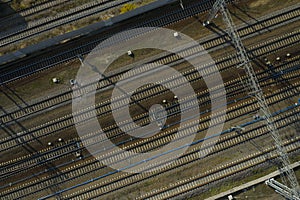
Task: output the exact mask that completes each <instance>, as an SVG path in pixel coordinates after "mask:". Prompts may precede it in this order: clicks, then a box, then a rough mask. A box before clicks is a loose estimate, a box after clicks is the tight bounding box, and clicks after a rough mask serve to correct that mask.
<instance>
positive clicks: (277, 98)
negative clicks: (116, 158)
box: [22, 91, 285, 188]
mask: <svg viewBox="0 0 300 200" xmlns="http://www.w3.org/2000/svg"><path fill="white" fill-rule="evenodd" d="M283 92H284V91H283ZM277 99H279V101H280V99H281V100H282V99H285V98H284V97H282V96H281V97H278V98H277ZM234 110H238V109H234ZM240 112H241V111H239V112H238V113H237V115H239V113H240ZM245 113H247V112H245ZM84 171H87V170H84ZM88 171H90V170H88ZM22 188H25V186H24V185H23V186H22Z"/></svg>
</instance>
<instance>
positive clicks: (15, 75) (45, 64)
mask: <svg viewBox="0 0 300 200" xmlns="http://www.w3.org/2000/svg"><path fill="white" fill-rule="evenodd" d="M299 5H300V4H297V5H296V6H295V10H293V8H291V7H289V8H287V9H284V10H281V11H278V12H277V13H275V14H274V15H275V16H273V19H265V18H262V20H263V23H265V24H266V26H269V24H273V25H274V26H275V27H278V26H280V24H284V23H286V21H288V19H290V20H296V19H297V18H298V17H299ZM208 8H210V7H209V5H205V6H202V7H201V5H197V6H192V7H190V8H187V9H185V10H184V11H179V12H178V11H176V12H175V11H174V12H173V13H169V14H168V15H167V16H163V17H162V18H156V19H154V20H151V21H148V22H145V23H142V24H135V25H134V26H133V27H131V28H136V27H144V26H152V27H155V26H165V25H169V24H171V23H175V22H178V21H180V20H183V19H185V18H188V17H189V16H193V15H195V14H198V13H200V12H202V11H205V10H207V9H208ZM195 9H196V10H195ZM197 9H198V10H197ZM292 10H293V11H292ZM276 15H279V16H281V17H278V16H277V17H276ZM271 16H272V15H271ZM271 18H272V17H271ZM171 19H173V20H171ZM260 23H262V22H256V23H254V25H253V28H255V29H256V31H263V30H264V26H263V25H262V24H260ZM275 24H276V25H275ZM128 28H129V27H128ZM269 28H270V27H269ZM245 29H247V28H245V27H244V31H245ZM248 29H249V27H248ZM241 30H243V28H241ZM252 31H253V30H252ZM245 32H247V31H245ZM113 34H114V33H109V34H103V35H102V36H101V38H97V39H96V40H93V41H91V42H88V43H87V42H85V43H80V42H78V43H77V45H78V46H77V47H76V48H71V49H72V50H69V49H68V50H66V51H64V52H61V53H59V54H58V55H56V56H51V57H50V58H49V57H47V58H46V59H39V60H38V61H34V60H32V62H31V63H30V64H28V65H24V64H22V65H23V66H20V67H19V68H18V69H16V70H11V69H10V70H11V71H9V72H7V71H2V73H3V75H1V76H0V81H1V83H2V84H3V83H8V82H11V81H13V80H17V79H20V78H22V77H26V76H29V75H31V74H33V73H35V72H38V71H41V70H44V69H47V68H49V67H52V66H54V65H57V64H60V63H63V62H67V61H70V60H73V59H76V58H77V57H76V56H77V55H78V54H82V55H84V54H87V53H88V52H89V51H90V50H92V49H93V48H94V47H95V46H96V45H97V44H98V43H100V42H101V41H103V40H104V39H106V38H108V37H110V36H111V35H113ZM128 37H129V36H128ZM248 37H249V34H248ZM210 42H211V41H210ZM224 42H226V40H224V38H223V43H224ZM204 46H205V45H204ZM2 70H4V69H3V67H2Z"/></svg>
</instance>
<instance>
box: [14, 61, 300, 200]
mask: <svg viewBox="0 0 300 200" xmlns="http://www.w3.org/2000/svg"><path fill="white" fill-rule="evenodd" d="M295 62H297V60H295ZM282 69H283V70H288V68H282ZM285 74H286V73H284V75H285ZM287 74H288V73H287ZM297 76H299V75H297ZM295 77H296V76H293V77H292V78H295ZM263 78H265V77H264V76H263ZM235 81H236V80H235ZM229 86H230V90H232V91H235V89H236V88H235V85H234V84H233V85H229ZM295 87H298V86H295ZM232 95H236V94H234V93H232ZM150 96H151V97H152V95H150ZM142 97H143V95H141V98H142ZM143 98H147V97H143ZM297 139H299V138H297ZM71 144H72V145H73V144H74V143H71V142H70V145H71ZM63 148H64V147H63ZM151 148H156V147H151ZM293 148H294V147H293ZM294 149H298V147H297V148H296V147H295V148H294ZM147 150H149V149H147ZM72 151H74V150H72V149H71V148H69V149H68V150H66V151H65V153H66V154H65V155H67V154H68V153H70V152H72ZM270 152H271V150H270ZM52 155H53V154H52ZM56 155H57V157H56V158H58V157H59V156H58V155H59V152H57V153H56ZM272 155H273V154H272ZM49 157H50V156H49ZM54 159H55V157H54ZM256 161H258V160H256ZM256 161H255V162H256ZM42 162H44V161H42ZM45 162H49V161H48V160H45ZM251 162H252V161H251ZM69 164H70V163H69ZM249 166H250V165H249ZM95 170H96V168H95ZM78 171H79V172H78V173H80V171H81V172H82V171H85V172H86V171H89V170H88V169H82V168H81V169H80V170H79V169H78ZM89 173H90V172H89ZM78 176H80V175H78ZM78 176H77V177H78ZM216 177H217V176H215V179H216V180H218V178H216ZM48 178H49V177H48ZM52 179H53V178H52ZM52 179H51V178H49V180H47V181H48V182H46V183H44V184H43V185H49V184H51V183H53V181H52ZM56 179H58V177H56ZM215 179H214V180H215ZM124 180H125V179H124ZM132 180H133V179H130V178H129V180H128V179H126V180H125V181H123V179H122V181H123V182H124V183H126V181H127V185H130V183H131V181H132ZM93 181H94V180H93ZM194 182H196V181H194ZM194 182H193V184H190V183H189V184H186V185H187V186H182V188H188V190H191V188H195V187H199V184H198V183H194ZM56 183H58V185H59V184H61V183H60V181H59V180H58V181H57V180H56V181H55V184H56ZM117 183H118V182H117ZM117 183H116V184H115V185H112V186H108V187H107V188H110V189H103V188H102V186H101V187H100V189H99V188H98V190H100V191H110V190H112V191H114V190H117V189H118V188H122V187H124V185H122V184H121V183H119V184H117ZM202 183H203V182H202ZM30 184H33V182H30ZM34 184H35V188H39V187H40V186H37V184H39V182H35V183H34ZM132 184H134V183H132ZM41 185H42V184H41ZM190 185H193V187H191V186H190ZM94 187H96V188H97V187H98V186H96V185H95V186H91V187H89V189H91V190H92V189H94ZM105 187H106V186H105ZM114 188H117V189H114ZM20 189H21V188H20ZM24 190H26V187H25V189H24ZM24 190H20V191H23V192H20V193H14V192H12V193H11V196H9V197H13V195H20V194H22V195H24V194H25V195H26V196H27V195H30V194H28V193H26V192H25V191H24ZM33 190H34V189H33ZM40 190H42V189H40ZM98 190H96V191H95V190H93V191H84V192H83V191H80V192H81V193H80V192H79V193H70V194H69V193H67V194H66V195H64V198H77V199H81V198H87V197H88V198H90V197H98V196H99V195H103V194H105V192H104V193H100V192H99V191H98ZM188 190H185V191H184V190H182V189H180V191H184V192H186V191H188ZM31 192H32V193H33V191H31ZM34 194H36V192H34ZM162 194H163V195H167V194H170V193H168V192H167V191H163V192H161V193H157V194H156V193H155V194H153V195H154V196H156V197H157V196H159V195H162ZM151 195H152V194H151ZM15 197H18V196H15ZM151 197H152V196H151ZM159 197H160V196H159Z"/></svg>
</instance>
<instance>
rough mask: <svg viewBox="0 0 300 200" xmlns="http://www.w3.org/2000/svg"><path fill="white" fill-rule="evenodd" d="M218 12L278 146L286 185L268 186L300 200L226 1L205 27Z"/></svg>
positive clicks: (217, 5) (219, 1) (217, 6)
mask: <svg viewBox="0 0 300 200" xmlns="http://www.w3.org/2000/svg"><path fill="white" fill-rule="evenodd" d="M218 12H220V13H221V15H222V18H223V21H224V22H225V24H226V26H227V33H228V36H229V37H230V39H231V42H232V44H233V45H234V47H235V48H236V50H237V55H238V56H237V58H238V59H239V61H240V65H239V66H238V67H241V68H243V69H244V70H245V72H246V75H247V76H246V77H247V78H246V80H245V82H244V85H245V87H246V89H247V91H248V92H249V95H250V96H252V97H254V98H255V99H256V100H257V103H258V104H259V106H260V111H261V112H262V114H263V119H264V120H263V122H264V123H265V125H266V127H267V129H268V130H269V133H270V134H271V136H272V138H273V140H274V144H275V146H276V150H277V154H278V159H279V161H280V162H279V163H280V166H279V170H280V173H281V175H282V176H281V177H282V178H283V182H284V184H285V185H284V184H282V183H279V182H277V181H276V180H274V179H271V180H268V181H266V184H267V185H269V186H270V187H272V188H274V189H275V190H276V192H278V193H280V194H281V195H283V196H284V197H285V198H287V199H291V200H300V192H299V184H298V181H297V178H296V175H295V173H294V171H293V169H292V168H291V167H290V161H289V158H288V156H287V151H286V149H285V147H284V146H283V143H282V139H281V138H280V135H279V132H278V130H277V128H276V126H275V124H274V122H273V119H272V115H271V112H270V109H269V106H268V104H267V102H266V99H265V97H264V94H263V91H262V89H261V87H260V85H259V82H258V79H257V77H256V74H255V72H254V70H253V67H252V65H251V62H250V59H249V57H248V54H247V52H246V49H245V47H244V45H243V43H242V41H241V38H240V37H239V35H238V33H237V30H236V28H235V25H234V23H233V20H232V18H231V15H230V13H229V11H228V9H227V7H226V2H225V0H216V2H215V3H214V5H213V7H212V9H211V11H210V13H209V16H208V19H207V21H206V22H204V23H203V25H204V26H207V25H209V24H210V21H211V20H212V19H213V18H214V17H215V16H216V15H217V13H218Z"/></svg>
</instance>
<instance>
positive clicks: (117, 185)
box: [41, 127, 299, 199]
mask: <svg viewBox="0 0 300 200" xmlns="http://www.w3.org/2000/svg"><path fill="white" fill-rule="evenodd" d="M281 128H282V127H281ZM256 130H258V131H259V132H260V133H258V131H256ZM256 130H254V131H252V135H251V136H252V137H253V138H255V137H260V135H259V134H261V132H262V131H263V133H262V135H264V134H266V129H256ZM253 132H254V133H253ZM248 137H249V136H248ZM242 138H244V137H240V138H238V137H235V138H232V139H231V140H230V139H227V140H226V141H223V143H221V144H220V145H216V146H215V148H217V149H218V150H216V151H217V152H219V151H223V150H224V149H227V148H231V147H232V146H236V145H238V144H240V143H244V142H245V141H247V139H242ZM297 140H299V137H298V138H296V139H295V140H294V141H293V144H295V145H296V146H297V148H295V149H299V144H298V143H297ZM226 143H227V144H226ZM265 151H267V150H265ZM214 153H215V152H214ZM187 154H188V156H184V158H182V159H180V160H178V161H177V162H176V161H175V162H176V163H174V164H173V166H172V167H170V168H169V169H168V168H167V167H165V168H164V169H163V170H162V171H159V172H156V174H162V173H164V172H166V171H169V170H172V169H174V168H179V167H181V166H184V165H187V164H189V163H191V162H194V161H196V160H198V159H199V157H197V156H199V148H197V147H195V148H193V150H192V151H190V152H188V153H187ZM250 156H251V155H250ZM250 156H249V157H250ZM251 157H252V156H251ZM262 157H264V158H265V155H262ZM237 162H239V161H237ZM157 164H163V163H157ZM151 167H152V166H151ZM153 167H154V166H153ZM222 168H223V167H221V168H220V169H222ZM236 168H237V167H236ZM244 169H245V168H240V170H239V171H242V170H244ZM220 174H222V175H224V176H221V177H222V178H223V177H227V176H228V174H224V172H221V173H220ZM127 176H128V175H127ZM153 176H155V175H153V174H150V175H149V174H138V175H136V177H134V176H131V175H129V178H127V179H126V178H125V177H126V176H125V175H120V177H119V179H117V180H116V179H115V178H113V179H111V180H106V181H105V182H104V183H102V184H94V185H90V186H89V187H87V188H88V189H81V190H79V191H77V192H73V193H70V194H66V195H63V198H68V199H82V198H96V197H100V196H104V195H105V194H109V193H110V192H114V191H116V190H117V189H121V188H124V187H126V186H128V185H132V184H135V183H137V182H140V181H144V180H146V179H147V178H151V177H153ZM133 177H134V178H133ZM213 177H214V179H211V180H209V179H210V177H209V175H208V174H207V175H206V177H205V178H204V179H206V178H207V179H208V180H209V181H207V182H206V184H208V183H211V182H213V181H215V180H218V179H217V177H218V176H216V175H213ZM221 177H218V178H219V179H220V178H221ZM135 179H137V180H135ZM207 179H206V180H207ZM111 181H112V182H111ZM111 183H112V184H111ZM202 184H203V183H202ZM194 186H195V185H194ZM182 188H185V189H187V188H186V187H184V186H183V187H182ZM190 188H192V187H190ZM190 188H189V189H190ZM176 189H177V188H175V190H176ZM182 190H183V189H181V191H182ZM168 194H169V195H170V197H172V191H171V192H169V193H168ZM173 194H174V193H173ZM176 194H177V195H179V194H181V193H180V192H177V193H176ZM174 196H175V195H174ZM161 197H162V196H160V197H159V198H161ZM143 198H145V197H144V196H143ZM41 199H47V198H41ZM161 199H163V198H161Z"/></svg>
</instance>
